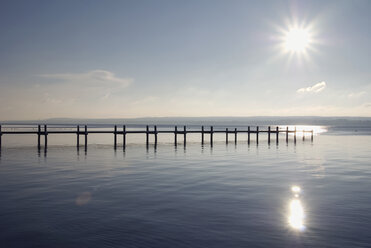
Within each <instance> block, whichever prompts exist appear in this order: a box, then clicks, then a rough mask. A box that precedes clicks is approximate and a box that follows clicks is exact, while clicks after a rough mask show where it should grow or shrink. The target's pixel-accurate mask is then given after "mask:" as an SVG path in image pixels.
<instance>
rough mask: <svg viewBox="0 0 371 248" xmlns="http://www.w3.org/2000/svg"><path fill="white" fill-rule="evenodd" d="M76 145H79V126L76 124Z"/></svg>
mask: <svg viewBox="0 0 371 248" xmlns="http://www.w3.org/2000/svg"><path fill="white" fill-rule="evenodd" d="M76 147H77V148H79V147H80V126H79V125H77V132H76Z"/></svg>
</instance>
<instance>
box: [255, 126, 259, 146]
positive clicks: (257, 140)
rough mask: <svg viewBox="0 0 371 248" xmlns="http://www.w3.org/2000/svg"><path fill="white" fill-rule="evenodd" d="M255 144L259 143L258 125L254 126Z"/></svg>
mask: <svg viewBox="0 0 371 248" xmlns="http://www.w3.org/2000/svg"><path fill="white" fill-rule="evenodd" d="M256 144H259V126H257V127H256Z"/></svg>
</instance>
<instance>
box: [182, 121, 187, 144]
mask: <svg viewBox="0 0 371 248" xmlns="http://www.w3.org/2000/svg"><path fill="white" fill-rule="evenodd" d="M183 142H184V146H185V145H186V143H187V128H186V126H184V140H183Z"/></svg>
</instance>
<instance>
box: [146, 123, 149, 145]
mask: <svg viewBox="0 0 371 248" xmlns="http://www.w3.org/2000/svg"><path fill="white" fill-rule="evenodd" d="M148 144H149V127H148V125H147V126H146V146H147V148H148Z"/></svg>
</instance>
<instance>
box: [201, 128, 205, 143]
mask: <svg viewBox="0 0 371 248" xmlns="http://www.w3.org/2000/svg"><path fill="white" fill-rule="evenodd" d="M204 132H205V130H204V126H202V127H201V144H202V145H203V144H204V135H205V134H204Z"/></svg>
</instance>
